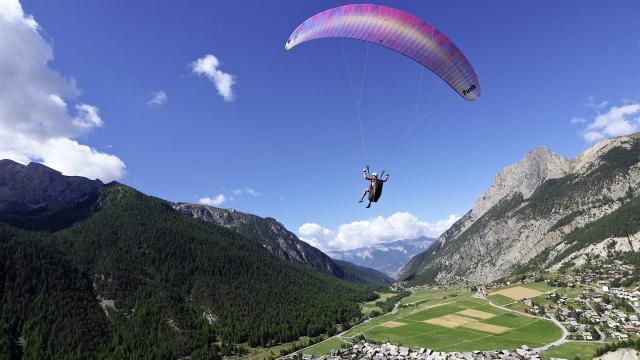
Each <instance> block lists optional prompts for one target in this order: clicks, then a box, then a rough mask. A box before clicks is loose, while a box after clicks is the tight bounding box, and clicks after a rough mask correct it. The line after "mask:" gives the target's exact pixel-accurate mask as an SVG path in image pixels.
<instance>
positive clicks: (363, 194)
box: [358, 188, 369, 203]
mask: <svg viewBox="0 0 640 360" xmlns="http://www.w3.org/2000/svg"><path fill="white" fill-rule="evenodd" d="M368 192H369V188H367V189H364V192H363V193H362V196H361V197H360V201H358V203H361V202H363V201H364V197H365V196H367V193H368Z"/></svg>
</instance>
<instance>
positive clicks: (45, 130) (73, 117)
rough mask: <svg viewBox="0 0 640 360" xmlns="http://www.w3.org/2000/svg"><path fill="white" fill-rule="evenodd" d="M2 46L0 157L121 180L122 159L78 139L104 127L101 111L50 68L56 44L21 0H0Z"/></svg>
mask: <svg viewBox="0 0 640 360" xmlns="http://www.w3.org/2000/svg"><path fill="white" fill-rule="evenodd" d="M0 49H2V51H0V84H2V86H0V157H1V158H9V159H13V160H15V161H18V162H21V163H28V162H31V161H36V162H42V163H43V164H45V165H47V166H50V167H52V168H54V169H56V170H58V171H61V172H62V173H63V174H65V175H81V176H86V177H89V178H99V179H101V180H103V181H111V180H117V179H120V178H122V177H123V176H124V174H125V165H124V163H123V162H122V160H120V159H119V158H118V157H116V156H114V155H110V154H106V153H102V152H99V151H97V150H95V149H92V148H90V147H89V146H86V145H82V144H80V143H78V141H77V140H76V138H78V137H80V136H82V135H85V134H86V133H87V132H88V131H90V130H92V129H94V128H99V127H102V126H103V125H104V122H103V120H102V118H101V117H100V114H99V109H98V108H97V107H95V106H93V105H89V104H85V103H81V102H78V101H77V98H78V96H79V95H80V92H79V90H78V89H77V87H76V82H75V80H74V79H68V78H65V77H63V76H62V75H60V74H59V73H58V72H56V71H54V70H53V69H51V68H50V67H49V62H50V61H51V60H53V48H52V46H51V44H49V43H48V42H47V41H46V40H45V39H44V38H43V37H42V36H41V34H40V28H39V25H38V23H37V22H36V21H35V19H34V18H33V17H32V16H30V15H27V14H25V13H24V11H23V9H22V6H21V5H20V3H19V2H18V1H17V0H2V1H0Z"/></svg>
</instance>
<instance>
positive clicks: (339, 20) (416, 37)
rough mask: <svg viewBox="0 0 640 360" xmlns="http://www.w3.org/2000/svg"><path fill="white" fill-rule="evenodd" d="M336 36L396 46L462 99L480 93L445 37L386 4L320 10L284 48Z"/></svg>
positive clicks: (470, 71)
mask: <svg viewBox="0 0 640 360" xmlns="http://www.w3.org/2000/svg"><path fill="white" fill-rule="evenodd" d="M335 37H339V38H351V39H358V40H364V41H369V42H372V43H376V44H380V45H382V46H385V47H387V48H389V49H392V50H395V51H397V52H399V53H401V54H403V55H406V56H408V57H410V58H412V59H413V60H415V61H417V62H419V63H420V64H422V65H424V66H425V67H427V68H428V69H430V70H431V71H433V72H434V73H435V74H436V75H438V76H439V77H440V78H441V79H442V80H444V81H445V82H446V83H447V84H449V85H450V86H451V87H452V88H453V89H454V90H455V91H456V92H457V93H458V94H460V96H462V97H464V98H465V99H467V100H474V99H476V98H477V97H478V96H480V83H479V82H478V78H477V76H476V73H475V71H474V70H473V67H471V64H470V63H469V61H468V60H467V58H466V57H465V56H464V55H463V54H462V52H461V51H460V50H459V49H458V47H457V46H455V45H454V44H453V42H451V40H449V38H448V37H446V36H445V35H444V34H443V33H441V32H440V31H438V29H436V28H435V27H434V26H432V25H429V24H427V23H426V22H424V21H422V20H420V19H419V18H417V17H415V16H413V15H411V14H409V13H406V12H404V11H401V10H397V9H393V8H390V7H386V6H381V5H369V4H353V5H345V6H340V7H337V8H334V9H329V10H326V11H323V12H321V13H319V14H317V15H314V16H312V17H310V18H309V19H307V20H306V21H305V22H303V23H302V24H301V25H300V26H298V28H297V29H296V30H295V31H294V32H293V34H291V36H290V37H289V40H288V41H287V44H286V45H285V48H286V49H287V50H289V49H291V48H293V47H294V46H296V45H299V44H301V43H303V42H306V41H309V40H314V39H321V38H335Z"/></svg>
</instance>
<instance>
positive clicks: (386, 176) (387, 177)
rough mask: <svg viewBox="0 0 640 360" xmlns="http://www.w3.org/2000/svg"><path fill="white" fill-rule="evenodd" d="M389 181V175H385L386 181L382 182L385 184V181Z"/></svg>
mask: <svg viewBox="0 0 640 360" xmlns="http://www.w3.org/2000/svg"><path fill="white" fill-rule="evenodd" d="M387 180H389V174H385V176H384V180H382V181H383V182H385V181H387Z"/></svg>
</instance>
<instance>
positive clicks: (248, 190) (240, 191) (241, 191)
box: [231, 187, 262, 197]
mask: <svg viewBox="0 0 640 360" xmlns="http://www.w3.org/2000/svg"><path fill="white" fill-rule="evenodd" d="M231 193H232V194H234V195H251V196H256V197H257V196H262V193H260V192H257V191H255V190H254V189H252V188H249V187H246V188H242V189H235V190H231Z"/></svg>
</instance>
